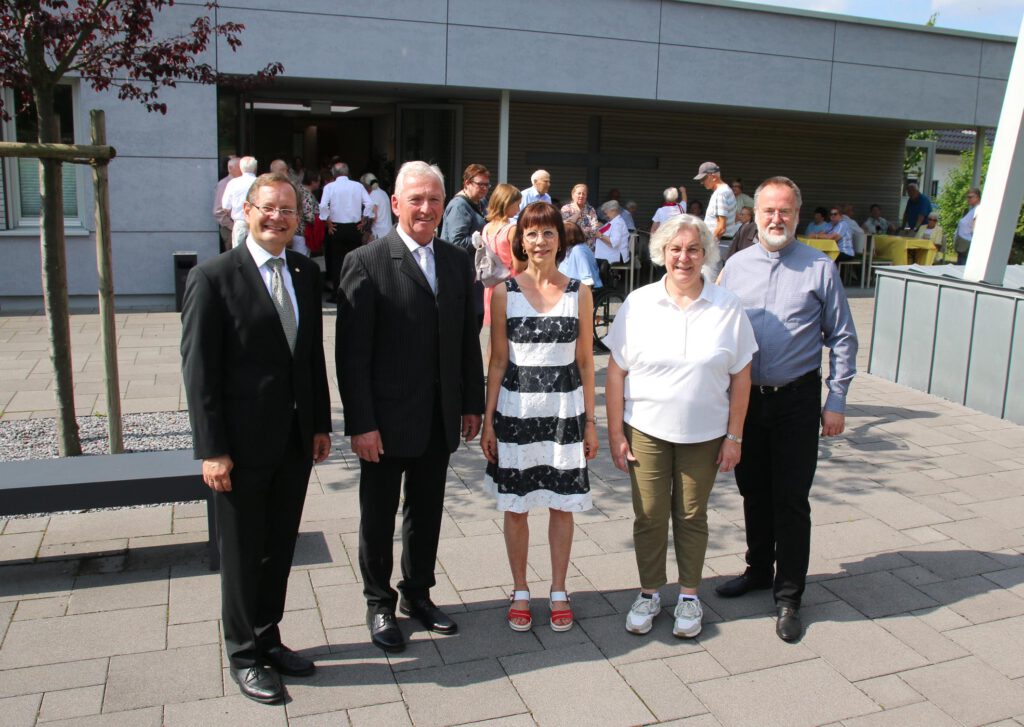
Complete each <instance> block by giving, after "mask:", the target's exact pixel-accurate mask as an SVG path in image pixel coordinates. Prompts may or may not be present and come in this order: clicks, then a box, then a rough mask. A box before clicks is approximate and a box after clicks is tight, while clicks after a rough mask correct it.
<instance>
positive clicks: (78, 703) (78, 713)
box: [39, 685, 103, 722]
mask: <svg viewBox="0 0 1024 727" xmlns="http://www.w3.org/2000/svg"><path fill="white" fill-rule="evenodd" d="M102 705H103V686H102V685H97V686H95V687H78V688H76V689H65V690H62V691H59V692H47V693H46V694H44V695H43V704H42V706H41V707H40V709H39V721H40V722H52V721H53V720H57V719H69V718H71V717H86V716H88V715H91V714H99V713H100V707H101V706H102Z"/></svg>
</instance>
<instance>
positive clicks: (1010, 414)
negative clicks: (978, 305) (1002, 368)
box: [1004, 301, 1024, 424]
mask: <svg viewBox="0 0 1024 727" xmlns="http://www.w3.org/2000/svg"><path fill="white" fill-rule="evenodd" d="M1010 352H1011V353H1010V375H1009V378H1008V380H1007V382H1006V391H1007V392H1008V394H1007V396H1006V413H1005V414H1004V416H1005V417H1006V418H1007V419H1009V420H1010V421H1011V422H1017V423H1018V424H1024V303H1022V302H1021V301H1017V313H1016V324H1015V325H1014V329H1013V346H1012V348H1011V349H1010Z"/></svg>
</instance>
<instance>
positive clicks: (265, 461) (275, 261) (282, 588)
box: [181, 174, 331, 703]
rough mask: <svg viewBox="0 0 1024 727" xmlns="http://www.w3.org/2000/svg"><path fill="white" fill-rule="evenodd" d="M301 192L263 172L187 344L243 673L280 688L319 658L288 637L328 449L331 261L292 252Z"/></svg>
mask: <svg viewBox="0 0 1024 727" xmlns="http://www.w3.org/2000/svg"><path fill="white" fill-rule="evenodd" d="M297 209H298V195H297V194H296V191H295V187H294V186H293V185H292V183H291V181H290V180H289V179H288V177H286V176H284V175H281V174H264V175H263V176H262V177H259V178H257V179H256V180H255V182H253V185H252V187H251V189H250V190H249V193H248V195H247V197H246V202H245V203H244V211H245V216H246V220H247V222H248V224H249V234H248V237H247V238H246V239H245V241H244V243H243V244H241V245H239V246H238V247H236V248H234V249H232V250H230V251H228V252H226V253H224V254H223V255H219V256H218V257H216V258H213V259H212V260H207V261H206V262H204V263H203V264H202V265H200V266H198V267H196V268H194V269H193V270H192V271H191V273H189V277H188V283H187V285H186V288H185V299H184V307H183V309H182V314H181V319H182V333H181V355H182V373H183V375H184V379H185V391H186V394H187V396H188V403H189V417H190V419H191V421H192V440H193V446H194V449H195V456H196V458H197V459H202V460H203V480H204V481H205V482H206V484H207V485H209V487H210V488H211V489H212V490H213V498H214V505H215V511H216V519H217V528H218V536H219V537H218V540H219V545H220V551H221V597H222V616H223V621H224V644H225V647H226V649H227V655H228V660H229V662H230V672H231V677H232V678H233V679H234V680H235V681H236V682H237V683H238V686H239V688H240V689H241V692H242V694H244V695H245V696H246V697H249V698H250V699H254V700H256V701H258V702H265V703H274V702H279V701H281V700H282V699H283V698H284V696H285V692H284V687H283V686H282V685H281V677H280V675H281V674H285V675H289V676H306V675H309V674H312V673H313V671H314V669H315V667H314V665H313V662H311V661H309V660H308V659H306V658H305V657H302V656H300V655H299V654H296V653H295V652H293V651H292V650H290V649H289V648H288V647H286V646H284V645H283V644H282V643H281V635H280V632H279V631H278V623H279V622H280V621H281V618H282V615H283V613H284V602H285V593H286V591H287V586H288V573H289V571H290V569H291V564H292V554H293V552H294V550H295V540H296V537H297V534H298V529H299V519H300V517H301V516H302V505H303V502H304V500H305V497H306V486H307V485H308V483H309V473H310V469H311V468H312V465H313V462H314V461H316V462H320V461H322V460H323V459H324V458H325V457H326V456H327V454H328V452H329V451H330V437H329V434H328V432H330V431H331V414H330V400H329V394H328V391H327V372H326V364H325V362H324V349H323V317H322V313H321V305H320V271H319V269H318V268H317V266H316V265H315V264H313V263H312V262H310V261H309V259H308V258H306V257H304V256H302V255H299V254H298V253H293V252H291V251H290V250H288V251H286V250H285V246H286V245H287V243H288V242H290V241H291V239H292V235H293V234H294V232H295V226H296V224H297V220H298V215H297Z"/></svg>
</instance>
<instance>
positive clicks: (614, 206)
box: [601, 199, 622, 214]
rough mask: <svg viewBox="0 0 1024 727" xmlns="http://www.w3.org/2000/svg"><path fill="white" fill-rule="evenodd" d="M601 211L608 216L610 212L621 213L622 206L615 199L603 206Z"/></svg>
mask: <svg viewBox="0 0 1024 727" xmlns="http://www.w3.org/2000/svg"><path fill="white" fill-rule="evenodd" d="M601 211H602V212H604V213H605V214H608V213H609V212H621V211H622V205H620V204H619V203H618V202H616V201H615V200H614V199H610V200H608V201H607V202H605V203H604V204H603V205H601Z"/></svg>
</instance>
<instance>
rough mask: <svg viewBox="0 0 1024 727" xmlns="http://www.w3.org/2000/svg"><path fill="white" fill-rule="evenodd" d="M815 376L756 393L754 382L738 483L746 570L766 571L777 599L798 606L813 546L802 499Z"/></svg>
mask: <svg viewBox="0 0 1024 727" xmlns="http://www.w3.org/2000/svg"><path fill="white" fill-rule="evenodd" d="M820 426H821V378H820V376H810V377H808V378H807V379H805V380H804V381H802V383H800V384H798V385H795V386H794V387H793V388H791V389H784V390H780V391H776V392H768V393H762V392H761V390H760V389H759V388H758V387H757V386H754V387H752V388H751V391H750V407H749V408H748V409H747V420H746V423H745V424H744V426H743V458H742V459H741V460H740V463H739V464H738V465H737V466H736V483H737V484H738V485H739V490H740V494H741V495H743V519H744V522H745V523H746V530H747V571H748V572H749V573H751V574H753V575H754V576H756V577H759V578H760V577H768V578H770V577H771V576H772V573H773V571H774V575H775V581H774V593H775V600H776V602H777V603H781V604H787V605H791V606H799V605H800V598H801V597H802V596H803V592H804V584H805V582H806V580H807V562H808V559H809V557H810V550H811V504H810V501H809V500H808V497H809V495H810V491H811V483H812V482H813V481H814V472H815V470H816V469H817V467H818V434H819V431H820Z"/></svg>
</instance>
